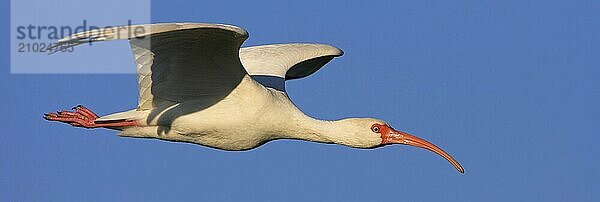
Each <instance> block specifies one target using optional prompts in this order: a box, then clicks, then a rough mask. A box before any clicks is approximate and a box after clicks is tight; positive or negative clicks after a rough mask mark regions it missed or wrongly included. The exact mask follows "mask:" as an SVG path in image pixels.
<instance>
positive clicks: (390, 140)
mask: <svg viewBox="0 0 600 202" xmlns="http://www.w3.org/2000/svg"><path fill="white" fill-rule="evenodd" d="M381 134H382V135H381V138H382V142H381V144H405V145H410V146H415V147H421V148H424V149H427V150H429V151H432V152H434V153H436V154H438V155H440V156H442V157H444V158H445V159H446V160H448V161H449V162H450V163H451V164H452V165H453V166H454V167H455V168H456V170H458V172H460V173H465V170H464V169H463V167H462V166H460V164H459V163H458V162H457V161H456V160H454V158H452V156H450V154H448V153H446V152H445V151H444V150H442V149H440V148H439V147H437V146H435V145H434V144H432V143H430V142H427V141H426V140H424V139H421V138H418V137H416V136H413V135H411V134H408V133H405V132H400V131H396V130H394V129H392V128H391V127H390V128H389V131H382V133H381Z"/></svg>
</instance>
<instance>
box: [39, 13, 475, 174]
mask: <svg viewBox="0 0 600 202" xmlns="http://www.w3.org/2000/svg"><path fill="white" fill-rule="evenodd" d="M132 33H134V34H132ZM246 38H248V33H247V32H246V31H245V30H244V29H242V28H239V27H236V26H231V25H223V24H203V23H165V24H151V25H132V26H123V27H115V28H106V29H98V30H91V31H87V32H82V33H77V34H74V35H72V36H69V37H67V38H64V39H62V40H60V41H59V42H58V43H57V46H56V47H55V48H56V50H58V49H59V48H64V47H70V46H76V45H79V44H83V43H88V42H97V41H105V40H116V39H128V40H129V43H130V45H131V49H132V50H133V54H134V59H135V63H136V66H137V75H138V84H139V99H138V106H137V108H136V109H133V110H129V111H125V112H119V113H114V114H110V115H106V116H102V117H99V116H98V115H96V114H95V113H94V112H92V111H91V110H89V109H87V108H85V107H83V106H77V107H74V108H73V111H60V112H56V113H47V114H45V115H44V118H45V119H47V120H50V121H59V122H63V123H68V124H70V125H73V126H76V127H84V128H99V127H100V128H111V129H116V130H120V131H121V132H120V134H119V135H120V136H124V137H134V138H156V139H161V140H167V141H176V142H189V143H194V144H199V145H204V146H208V147H212V148H218V149H223V150H235V151H239V150H248V149H252V148H255V147H258V146H260V145H262V144H264V143H266V142H268V141H270V140H275V139H299V140H307V141H313V142H320V143H333V144H340V145H346V146H349V147H354V148H365V149H369V148H376V147H379V146H383V145H389V144H405V145H411V146H416V147H422V148H425V149H428V150H430V151H433V152H435V153H437V154H438V155H440V156H442V157H444V158H445V159H446V160H448V161H449V162H450V163H451V164H452V165H453V166H454V167H456V169H457V170H458V171H459V172H461V173H463V172H464V170H463V168H462V167H461V166H460V164H459V163H458V162H457V161H456V160H454V158H452V156H450V155H449V154H448V153H446V152H445V151H443V150H442V149H440V148H438V147H437V146H435V145H434V144H432V143H429V142H427V141H425V140H423V139H421V138H418V137H415V136H413V135H410V134H407V133H405V132H401V131H397V130H395V129H393V128H392V127H391V126H390V125H388V124H387V123H385V122H384V121H382V120H378V119H373V118H348V119H341V120H335V121H326V120H318V119H314V118H312V117H310V116H307V115H306V114H304V113H303V112H302V111H300V110H299V109H298V108H297V107H296V106H295V105H294V103H292V101H290V100H289V98H288V96H287V94H286V91H285V80H290V79H297V78H302V77H306V76H308V75H310V74H312V73H314V72H315V71H317V70H318V69H319V68H321V67H322V66H323V65H325V64H326V63H327V62H329V61H330V60H331V59H333V58H334V57H337V56H341V55H342V54H343V52H342V51H341V50H340V49H338V48H336V47H333V46H330V45H324V44H301V43H296V44H273V45H262V46H253V47H246V48H240V47H241V45H242V43H243V42H244V40H245V39H246Z"/></svg>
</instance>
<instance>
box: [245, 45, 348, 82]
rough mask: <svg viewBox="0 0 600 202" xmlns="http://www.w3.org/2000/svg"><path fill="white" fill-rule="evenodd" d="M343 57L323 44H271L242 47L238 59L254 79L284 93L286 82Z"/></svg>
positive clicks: (339, 51) (336, 49)
mask: <svg viewBox="0 0 600 202" xmlns="http://www.w3.org/2000/svg"><path fill="white" fill-rule="evenodd" d="M342 54H344V53H343V52H342V50H340V49H338V48H336V47H334V46H330V45H325V44H308V43H292V44H272V45H262V46H252V47H245V48H242V49H240V60H241V61H242V64H243V65H244V68H246V71H248V74H250V75H251V76H252V78H253V79H254V80H256V81H258V82H260V83H261V84H263V85H264V86H267V87H271V88H274V89H277V90H280V91H285V80H291V79H298V78H303V77H306V76H308V75H310V74H312V73H314V72H316V71H317V70H319V69H320V68H321V67H322V66H323V65H325V64H327V63H328V62H329V61H331V60H332V59H333V58H334V57H337V56H341V55H342Z"/></svg>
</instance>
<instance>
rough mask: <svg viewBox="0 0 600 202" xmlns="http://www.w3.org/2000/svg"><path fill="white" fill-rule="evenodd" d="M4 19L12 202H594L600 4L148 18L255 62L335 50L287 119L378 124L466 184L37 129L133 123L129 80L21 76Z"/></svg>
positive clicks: (299, 85) (406, 157) (312, 8)
mask: <svg viewBox="0 0 600 202" xmlns="http://www.w3.org/2000/svg"><path fill="white" fill-rule="evenodd" d="M1 8H2V12H0V13H1V14H0V15H2V20H1V22H0V25H1V27H2V32H0V38H1V39H2V42H3V43H1V44H0V53H1V54H0V64H1V66H2V67H3V68H2V70H1V72H0V92H1V97H2V98H3V101H2V104H1V105H0V110H1V113H2V115H0V124H1V126H2V129H3V132H2V134H1V135H0V199H1V200H2V201H82V200H84V201H115V200H117V201H131V200H136V201H137V200H147V201H167V200H168V201H170V200H201V201H204V200H211V201H212V200H219V201H240V200H244V201H315V200H316V201H326V200H327V201H330V200H337V201H342V200H343V201H381V200H395V201H398V200H400V201H404V200H406V201H515V200H516V201H597V200H598V199H599V198H600V197H598V193H597V191H595V190H598V187H599V185H598V181H599V180H600V178H599V174H598V172H596V171H595V170H596V168H597V166H599V165H600V164H599V163H598V159H597V156H596V154H598V153H599V152H600V149H598V147H596V143H597V142H598V141H599V140H600V137H599V135H600V124H598V122H599V120H600V117H599V116H598V114H599V113H600V106H599V104H598V103H600V79H598V78H599V77H598V76H599V75H600V57H598V55H599V53H600V21H598V19H600V13H599V12H598V10H600V3H599V2H597V1H571V2H567V1H526V2H525V1H494V2H482V1H452V2H450V1H402V2H397V1H389V2H373V1H364V2H358V1H356V2H345V1H325V2H322V1H301V2H291V3H283V2H278V1H264V2H263V1H259V2H250V1H247V2H235V3H233V2H220V3H215V2H205V1H181V0H170V1H152V21H153V22H175V21H192V22H219V23H228V24H235V25H238V26H241V27H243V28H245V29H247V30H248V32H249V33H250V38H249V39H248V40H247V41H246V43H245V45H246V46H249V45H258V44H268V43H284V42H321V43H328V44H332V45H335V46H338V47H340V48H341V49H343V50H344V51H345V55H344V56H343V57H341V58H337V59H335V60H333V61H332V62H331V63H329V64H328V65H327V66H325V67H324V68H323V69H321V70H320V71H318V72H317V73H316V74H314V75H312V76H310V77H308V78H305V79H300V80H295V81H291V82H288V84H287V91H288V92H289V94H290V97H291V98H292V99H293V101H294V102H295V103H296V104H297V105H298V106H299V107H300V108H301V109H303V110H304V111H305V112H306V113H307V114H309V115H311V116H315V117H320V118H324V119H339V118H344V117H377V118H381V119H384V120H386V121H387V122H389V123H390V124H391V125H393V126H394V127H395V128H396V129H400V130H404V131H407V132H410V133H413V134H415V135H417V136H420V137H422V138H425V139H427V140H430V141H431V142H433V143H435V144H437V145H439V146H440V147H442V148H444V149H445V150H446V151H448V152H449V153H451V154H452V155H453V156H454V157H455V158H456V159H457V160H458V161H460V163H461V164H462V165H463V166H464V167H465V171H466V172H465V174H459V173H458V172H456V170H454V168H453V167H452V166H451V165H450V164H449V163H447V162H446V161H445V160H444V159H442V158H440V157H439V156H437V155H435V154H433V153H431V152H428V151H425V150H423V149H418V148H412V147H408V146H401V145H395V146H387V147H383V148H378V149H375V150H357V149H351V148H347V147H343V146H337V145H323V144H315V143H309V142H300V141H291V140H280V141H274V142H271V143H268V144H266V145H264V146H262V147H260V148H257V149H254V150H251V151H247V152H225V151H219V150H214V149H210V148H206V147H202V146H198V145H192V144H181V143H171V142H163V141H158V140H141V139H127V138H120V137H117V136H115V131H111V130H104V129H97V130H85V129H79V128H72V127H69V126H67V125H64V124H56V123H49V122H46V121H44V120H43V119H42V118H41V114H42V113H44V112H47V111H53V110H57V109H68V108H70V107H72V106H74V105H76V104H84V105H86V106H88V107H90V108H91V109H93V110H95V111H97V112H99V113H101V114H107V113H111V112H115V111H121V110H126V109H130V108H133V107H134V106H135V105H136V99H137V97H136V95H137V87H136V81H135V75H133V74H11V73H10V68H9V67H10V54H9V53H10V52H9V51H10V45H9V40H10V35H9V30H7V29H8V27H9V23H10V20H9V5H8V3H7V1H3V3H2V7H1ZM85 8H86V9H93V7H89V6H85ZM125 44H126V43H125ZM125 47H126V46H125ZM86 48H90V47H86ZM96 48H97V47H96ZM124 54H129V55H130V54H131V53H130V51H129V50H128V49H126V48H125V49H120V50H118V51H109V52H105V53H102V55H99V57H103V58H106V59H107V60H110V59H111V58H112V57H120V56H122V55H124ZM49 57H52V56H49ZM74 60H81V59H74ZM117 65H122V68H134V66H133V63H132V62H122V63H119V64H117Z"/></svg>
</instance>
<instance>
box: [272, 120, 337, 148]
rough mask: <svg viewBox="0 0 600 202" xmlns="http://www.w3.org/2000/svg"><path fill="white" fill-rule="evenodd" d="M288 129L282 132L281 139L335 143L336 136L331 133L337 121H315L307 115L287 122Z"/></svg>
mask: <svg viewBox="0 0 600 202" xmlns="http://www.w3.org/2000/svg"><path fill="white" fill-rule="evenodd" d="M287 123H288V124H286V125H288V127H286V129H285V130H283V131H281V138H286V139H298V140H306V141H312V142H320V143H334V142H335V137H333V136H332V134H335V132H334V131H331V128H332V125H334V124H335V121H326V120H319V119H315V118H312V117H309V116H306V115H303V116H299V117H295V119H294V120H291V121H289V122H287Z"/></svg>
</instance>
